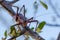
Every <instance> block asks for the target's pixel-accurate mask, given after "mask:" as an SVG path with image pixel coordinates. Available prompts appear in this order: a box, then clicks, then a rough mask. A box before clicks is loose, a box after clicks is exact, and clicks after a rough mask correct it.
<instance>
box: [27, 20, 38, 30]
mask: <svg viewBox="0 0 60 40" xmlns="http://www.w3.org/2000/svg"><path fill="white" fill-rule="evenodd" d="M31 22H37V24H36V28H37V25H38V21H37V20H30V21H27V23H31ZM36 28H35V31H36Z"/></svg>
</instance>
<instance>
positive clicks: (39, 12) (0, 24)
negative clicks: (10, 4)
mask: <svg viewBox="0 0 60 40" xmlns="http://www.w3.org/2000/svg"><path fill="white" fill-rule="evenodd" d="M8 1H12V0H8ZM41 1H42V2H44V3H45V4H47V6H48V9H47V10H46V9H45V8H44V7H43V6H42V5H41V3H40V0H20V1H18V2H16V3H15V4H14V5H15V6H18V7H19V8H21V7H22V5H25V8H26V17H27V18H28V19H29V18H31V17H34V19H36V20H38V21H39V22H42V21H45V22H46V25H45V26H44V28H43V29H42V32H41V33H39V35H40V36H42V37H43V38H44V39H45V40H57V37H58V34H59V32H60V0H41ZM35 2H36V4H34V3H35ZM13 9H15V8H13ZM15 12H16V10H15ZM13 20H14V19H13V18H12V17H11V16H10V15H9V12H8V11H6V10H5V9H4V8H3V7H2V6H1V5H0V40H2V37H4V31H5V30H9V27H10V26H11V25H12V24H14V21H13ZM33 24H34V25H33ZM35 24H36V23H31V27H35ZM17 40H24V37H23V36H20V37H18V38H17ZM30 40H31V39H30Z"/></svg>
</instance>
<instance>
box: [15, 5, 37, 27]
mask: <svg viewBox="0 0 60 40" xmlns="http://www.w3.org/2000/svg"><path fill="white" fill-rule="evenodd" d="M14 7H17V6H14ZM21 9H24V10H23V11H24V12H23V13H24V15H22V14H20V13H18V11H19V7H17V14H16V21H17V22H18V24H21V25H22V26H23V27H26V26H27V24H28V23H31V22H37V24H38V21H37V20H33V17H31V18H30V19H27V18H26V17H25V5H23V7H22V8H21ZM21 9H20V11H21ZM37 24H36V26H37Z"/></svg>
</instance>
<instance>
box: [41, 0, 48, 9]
mask: <svg viewBox="0 0 60 40" xmlns="http://www.w3.org/2000/svg"><path fill="white" fill-rule="evenodd" d="M40 3H41V4H42V6H43V7H44V8H46V9H48V6H47V5H46V4H45V3H44V2H42V1H40Z"/></svg>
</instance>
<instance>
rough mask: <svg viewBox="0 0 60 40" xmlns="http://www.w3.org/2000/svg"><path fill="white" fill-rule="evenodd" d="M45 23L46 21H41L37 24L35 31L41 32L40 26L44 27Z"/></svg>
mask: <svg viewBox="0 0 60 40" xmlns="http://www.w3.org/2000/svg"><path fill="white" fill-rule="evenodd" d="M45 24H46V22H44V21H43V22H41V23H40V24H39V25H38V27H37V29H36V31H37V32H41V30H42V28H43V27H44V25H45Z"/></svg>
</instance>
